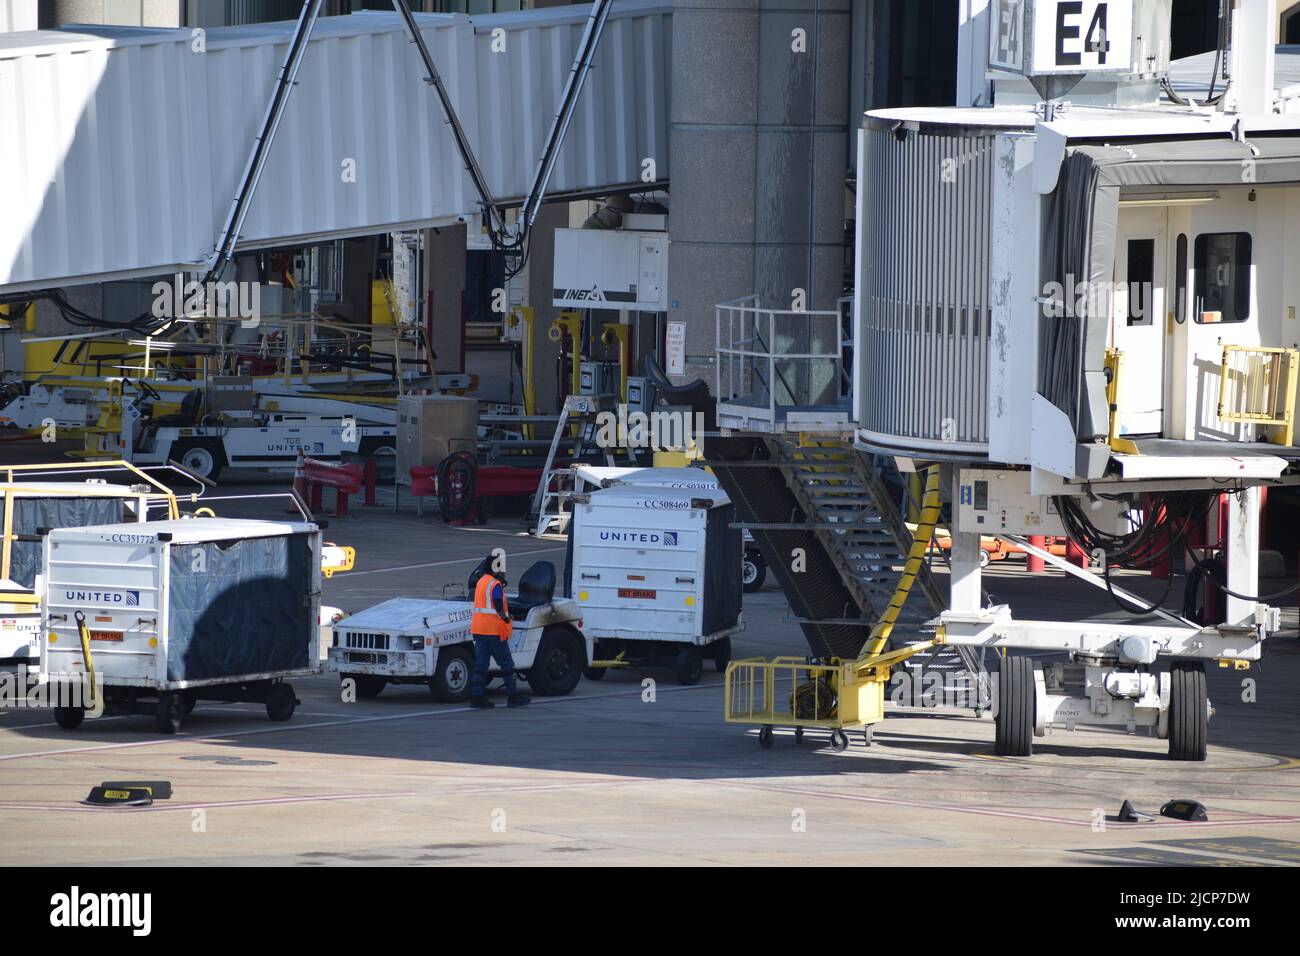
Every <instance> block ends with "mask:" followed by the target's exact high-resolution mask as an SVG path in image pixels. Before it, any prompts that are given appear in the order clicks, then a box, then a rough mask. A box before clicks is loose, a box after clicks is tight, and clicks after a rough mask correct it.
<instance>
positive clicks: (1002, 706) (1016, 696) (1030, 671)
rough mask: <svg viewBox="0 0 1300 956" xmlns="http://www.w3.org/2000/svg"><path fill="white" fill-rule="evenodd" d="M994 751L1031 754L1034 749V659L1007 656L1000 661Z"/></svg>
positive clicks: (1008, 753)
mask: <svg viewBox="0 0 1300 956" xmlns="http://www.w3.org/2000/svg"><path fill="white" fill-rule="evenodd" d="M995 722H996V724H997V734H996V744H995V746H994V752H995V753H996V754H997V755H998V756H999V757H1028V756H1029V755H1030V754H1032V753H1033V752H1034V662H1033V661H1032V660H1030V659H1029V658H1028V657H1004V658H1002V660H1001V661H1000V662H999V664H998V713H997V718H996V721H995Z"/></svg>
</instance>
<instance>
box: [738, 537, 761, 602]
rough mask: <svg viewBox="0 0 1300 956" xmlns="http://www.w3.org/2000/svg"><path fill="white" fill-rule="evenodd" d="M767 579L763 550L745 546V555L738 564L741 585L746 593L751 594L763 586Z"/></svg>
mask: <svg viewBox="0 0 1300 956" xmlns="http://www.w3.org/2000/svg"><path fill="white" fill-rule="evenodd" d="M765 580H767V562H766V561H764V560H763V552H761V551H759V550H758V548H746V549H745V557H744V560H743V561H742V562H741V565H740V581H741V587H743V588H744V591H745V593H746V594H752V593H754V592H755V591H757V590H758V589H759V588H761V587H762V586H763V582H764V581H765Z"/></svg>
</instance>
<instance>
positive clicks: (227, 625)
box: [40, 518, 321, 733]
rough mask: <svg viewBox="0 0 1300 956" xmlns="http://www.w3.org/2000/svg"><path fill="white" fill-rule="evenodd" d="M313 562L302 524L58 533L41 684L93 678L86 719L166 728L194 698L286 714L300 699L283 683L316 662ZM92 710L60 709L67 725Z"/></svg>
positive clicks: (225, 521)
mask: <svg viewBox="0 0 1300 956" xmlns="http://www.w3.org/2000/svg"><path fill="white" fill-rule="evenodd" d="M320 558H321V537H320V532H319V531H318V530H317V527H316V525H314V524H309V523H302V522H280V521H252V520H242V519H231V518H190V519H182V520H178V521H155V522H149V523H148V524H145V525H139V524H115V525H98V526H94V527H85V528H56V529H54V530H53V531H51V532H50V534H49V535H48V537H47V538H46V540H45V558H44V562H43V568H44V581H45V600H44V604H43V607H42V635H41V641H40V679H41V680H43V681H54V682H60V683H72V684H80V685H82V686H84V685H85V684H86V683H87V680H86V678H87V677H88V676H89V677H90V678H91V681H90V682H89V683H91V685H92V686H94V687H95V697H94V699H93V700H90V701H89V703H91V704H92V705H93V706H92V707H91V708H89V712H90V713H91V714H92V715H95V716H98V714H100V713H103V712H105V711H125V712H128V713H151V714H153V715H154V717H155V721H156V724H157V727H158V729H159V730H160V731H162V732H163V733H175V732H177V731H178V730H179V729H180V726H181V723H182V722H183V721H184V719H185V718H186V716H187V715H188V714H189V712H190V710H191V709H192V708H193V706H194V703H195V702H196V701H197V700H200V699H208V700H222V701H256V702H259V703H265V704H266V709H267V715H268V716H269V717H270V718H271V719H272V720H288V719H289V718H290V717H292V716H293V711H294V708H295V706H296V704H297V700H296V699H295V696H294V691H293V688H292V687H290V686H289V684H287V683H285V682H284V681H285V678H288V677H294V676H301V675H307V674H314V673H318V672H319V670H320V660H319V653H318V641H319V631H318V626H319V624H318V622H319V616H320V579H321V571H320ZM83 622H84V624H85V627H86V631H87V632H88V633H87V637H88V640H87V641H86V643H87V644H88V646H89V653H87V651H86V649H85V648H84V647H83V643H82V637H81V633H80V625H81V624H82V623H83ZM144 701H151V702H150V703H147V704H146V703H143V702H144ZM86 715H87V708H86V707H85V706H75V707H61V708H59V709H58V710H56V717H57V720H58V722H59V724H60V726H62V727H64V728H66V729H73V728H75V727H77V726H78V725H79V724H80V723H81V722H82V719H83V718H84V717H85V716H86Z"/></svg>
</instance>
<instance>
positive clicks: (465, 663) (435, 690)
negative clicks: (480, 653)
mask: <svg viewBox="0 0 1300 956" xmlns="http://www.w3.org/2000/svg"><path fill="white" fill-rule="evenodd" d="M473 680H474V655H473V654H471V653H470V650H469V648H468V647H444V648H443V649H442V650H440V651H438V664H437V666H435V667H434V669H433V676H432V677H430V678H429V693H431V694H433V699H434V700H437V701H441V702H442V703H444V704H462V703H464V702H465V701H467V700H469V695H470V691H471V690H472V684H473Z"/></svg>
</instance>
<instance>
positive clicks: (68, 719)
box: [54, 707, 86, 730]
mask: <svg viewBox="0 0 1300 956" xmlns="http://www.w3.org/2000/svg"><path fill="white" fill-rule="evenodd" d="M85 719H86V709H85V708H84V707H55V708H54V722H55V723H56V724H58V725H59V726H60V727H62V728H63V729H64V730H76V729H77V728H78V727H80V726H81V722H82V721H83V720H85Z"/></svg>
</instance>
